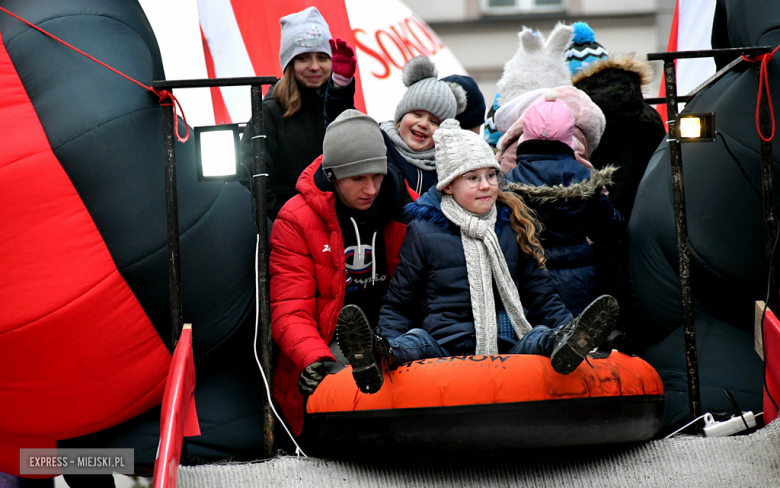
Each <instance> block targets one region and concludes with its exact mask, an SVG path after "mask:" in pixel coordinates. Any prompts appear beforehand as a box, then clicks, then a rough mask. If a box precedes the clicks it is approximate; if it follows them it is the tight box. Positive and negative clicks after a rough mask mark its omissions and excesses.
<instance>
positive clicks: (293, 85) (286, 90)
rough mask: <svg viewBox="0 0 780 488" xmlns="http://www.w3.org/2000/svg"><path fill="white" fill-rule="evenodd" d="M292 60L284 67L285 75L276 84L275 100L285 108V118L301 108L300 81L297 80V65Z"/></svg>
mask: <svg viewBox="0 0 780 488" xmlns="http://www.w3.org/2000/svg"><path fill="white" fill-rule="evenodd" d="M293 64H294V63H293V62H290V63H289V64H288V65H287V67H286V68H285V69H284V75H282V77H281V78H280V79H279V81H277V82H276V85H275V86H274V92H273V97H274V101H276V103H277V104H279V106H280V107H282V109H283V110H284V115H283V116H282V117H284V118H285V119H286V118H288V117H292V116H293V115H295V113H296V112H297V111H298V110H300V109H301V91H300V89H299V88H298V82H297V81H295V67H294V66H293Z"/></svg>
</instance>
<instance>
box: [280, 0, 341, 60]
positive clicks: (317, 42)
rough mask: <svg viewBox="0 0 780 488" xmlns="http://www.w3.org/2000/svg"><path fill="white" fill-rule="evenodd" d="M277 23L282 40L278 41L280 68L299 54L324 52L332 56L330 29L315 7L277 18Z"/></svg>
mask: <svg viewBox="0 0 780 488" xmlns="http://www.w3.org/2000/svg"><path fill="white" fill-rule="evenodd" d="M279 23H280V24H281V25H282V40H281V42H280V43H279V63H280V64H281V65H282V70H284V69H285V68H287V65H288V64H289V63H290V61H292V60H293V58H294V57H295V56H297V55H299V54H303V53H325V54H327V55H328V56H332V53H331V51H330V42H329V41H330V29H329V28H328V23H327V22H325V19H323V18H322V15H320V11H319V10H317V7H309V8H307V9H303V10H301V11H300V12H298V13H294V14H290V15H286V16H284V17H282V18H281V19H279Z"/></svg>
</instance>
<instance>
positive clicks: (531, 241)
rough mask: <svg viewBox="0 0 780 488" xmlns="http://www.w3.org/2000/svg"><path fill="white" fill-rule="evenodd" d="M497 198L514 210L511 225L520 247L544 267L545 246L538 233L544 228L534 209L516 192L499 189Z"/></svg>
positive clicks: (510, 218) (510, 220) (510, 219)
mask: <svg viewBox="0 0 780 488" xmlns="http://www.w3.org/2000/svg"><path fill="white" fill-rule="evenodd" d="M496 200H497V202H499V203H502V204H504V205H506V206H507V207H509V208H510V209H511V210H512V214H511V215H510V217H509V225H510V226H511V227H512V229H513V230H514V231H515V232H517V244H518V245H519V246H520V249H521V250H522V251H523V252H524V253H526V254H529V255H531V256H533V258H534V259H535V260H536V262H537V264H538V265H539V267H540V268H544V262H545V257H544V248H543V247H542V243H541V242H539V237H538V235H537V232H540V231H541V230H542V224H541V223H540V222H539V221H538V220H537V219H536V215H535V214H534V211H533V210H531V209H530V208H528V207H527V206H526V204H525V202H524V201H523V199H522V198H521V197H520V195H517V194H515V193H510V192H504V191H500V190H499V192H498V197H497V199H496Z"/></svg>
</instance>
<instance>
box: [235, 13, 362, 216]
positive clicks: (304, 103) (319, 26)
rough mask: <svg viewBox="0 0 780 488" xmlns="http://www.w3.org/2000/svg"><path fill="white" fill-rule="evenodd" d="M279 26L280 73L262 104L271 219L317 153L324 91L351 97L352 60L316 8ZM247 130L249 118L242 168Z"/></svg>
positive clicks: (247, 158) (248, 151)
mask: <svg viewBox="0 0 780 488" xmlns="http://www.w3.org/2000/svg"><path fill="white" fill-rule="evenodd" d="M279 22H280V24H281V28H282V34H281V42H280V48H279V63H280V64H281V67H282V70H283V71H284V75H283V76H282V78H281V79H279V81H278V82H277V83H276V84H275V85H274V86H273V87H272V88H271V89H270V90H269V91H268V93H267V94H266V96H265V99H264V100H263V125H264V130H265V135H266V139H265V148H266V159H265V161H266V166H267V169H268V175H269V176H268V180H267V189H268V195H267V198H268V211H269V214H270V217H271V218H272V219H273V218H276V214H277V213H278V212H279V210H280V209H281V207H282V205H284V203H285V202H286V201H287V200H289V199H290V198H292V197H293V196H294V195H295V194H296V191H295V183H296V182H297V181H298V177H299V176H300V175H301V173H302V172H303V170H304V169H306V167H307V166H308V165H309V164H311V162H312V161H314V159H316V158H317V157H318V156H319V155H320V154H322V140H323V138H324V137H325V118H324V109H325V105H324V99H325V96H326V92H328V93H330V92H339V91H347V92H349V91H350V90H351V92H352V93H354V79H353V75H354V73H355V68H356V62H357V60H356V58H355V53H354V50H353V49H352V48H351V47H350V46H349V45H347V43H346V42H344V41H343V40H341V39H335V40H334V39H332V38H331V35H330V29H329V28H328V24H327V23H326V22H325V19H324V18H323V17H322V15H320V12H319V11H318V10H317V8H316V7H309V8H307V9H305V10H302V11H300V12H297V13H294V14H290V15H287V16H285V17H282V18H281V19H280V21H279ZM337 98H338V99H345V98H347V97H346V96H345V95H340V96H338V97H337ZM348 108H354V104H351V103H350V104H347V105H345V106H342V107H340V109H341V111H343V110H345V109H348ZM250 132H251V120H250V124H248V125H247V128H246V130H245V132H244V137H243V139H242V159H243V161H244V162H245V164H247V165H248V167H251V158H252V142H251V137H247V136H249V134H250Z"/></svg>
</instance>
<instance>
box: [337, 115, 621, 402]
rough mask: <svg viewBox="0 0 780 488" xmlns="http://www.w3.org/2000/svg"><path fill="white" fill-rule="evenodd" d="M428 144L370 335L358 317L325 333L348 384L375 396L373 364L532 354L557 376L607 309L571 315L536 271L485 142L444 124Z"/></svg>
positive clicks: (516, 210) (606, 304) (516, 204)
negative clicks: (349, 372) (429, 153)
mask: <svg viewBox="0 0 780 488" xmlns="http://www.w3.org/2000/svg"><path fill="white" fill-rule="evenodd" d="M434 139H435V140H436V168H437V172H438V177H439V182H438V184H437V185H436V187H435V188H431V189H430V190H429V191H428V192H427V193H426V194H425V195H423V196H422V197H420V198H419V199H418V200H417V201H416V202H414V203H411V204H409V205H407V212H408V214H409V216H410V217H411V218H412V219H413V220H412V221H411V222H410V223H409V225H408V226H407V233H406V238H405V239H404V243H403V246H402V247H401V254H400V263H399V265H398V267H397V268H396V270H395V274H394V275H393V278H392V280H391V281H390V287H389V289H388V293H387V295H386V296H385V305H384V306H383V307H382V310H381V314H380V317H379V329H378V330H379V334H380V335H373V334H372V333H371V331H370V327H369V325H368V323H367V321H366V320H365V318H364V317H362V316H361V314H354V317H353V318H352V320H343V321H342V320H340V321H339V326H338V327H337V329H336V337H337V339H338V341H339V345H340V346H341V349H342V351H343V352H344V354H345V356H346V357H347V359H348V360H349V361H350V364H352V366H353V376H354V377H355V380H356V382H357V384H358V387H359V388H360V389H361V390H362V391H363V392H366V393H374V392H376V391H378V390H379V388H380V387H381V385H382V382H383V375H382V369H381V367H380V364H382V362H387V365H388V367H390V368H392V367H393V366H394V365H400V364H403V363H407V362H410V361H415V360H420V359H425V358H433V357H444V356H456V355H469V354H475V353H476V354H478V355H489V354H499V353H500V354H538V355H543V356H547V357H550V358H551V362H552V367H553V369H554V370H555V371H557V372H558V373H561V374H568V373H570V372H571V371H574V369H576V368H577V367H578V366H579V364H580V363H581V362H582V360H583V359H584V357H585V356H586V355H587V354H588V352H589V351H590V350H591V349H593V348H595V347H598V346H599V345H600V344H601V343H602V342H603V341H604V340H605V339H606V338H607V336H608V335H609V333H610V332H611V331H612V329H613V328H614V326H615V323H616V320H617V309H618V307H617V302H616V301H615V299H614V298H612V297H609V296H603V297H600V298H598V299H597V300H595V301H594V302H593V303H592V304H591V305H590V306H589V307H588V308H587V309H586V310H585V311H584V312H583V313H582V314H581V315H580V316H579V317H577V318H576V319H572V315H571V314H570V313H569V311H568V310H566V308H565V307H564V305H563V303H562V302H561V300H560V298H559V297H558V294H557V290H556V288H555V285H554V284H553V282H552V281H551V280H550V278H549V276H548V274H547V271H546V270H545V269H544V254H543V250H542V248H541V245H540V243H539V240H538V238H537V236H536V228H535V227H536V221H535V220H534V218H533V216H532V215H531V213H530V211H529V210H528V209H527V208H526V206H525V205H524V204H523V202H522V200H521V199H520V198H519V197H518V196H516V195H513V194H511V193H504V192H502V191H501V190H500V188H499V184H500V182H501V180H502V175H501V172H500V170H501V168H500V166H499V165H498V163H497V162H496V160H495V158H494V156H493V152H492V150H491V149H490V147H489V146H488V145H487V143H486V142H485V141H484V140H482V138H481V137H480V136H479V135H477V134H475V133H473V132H471V131H466V130H461V129H460V125H459V124H458V122H457V121H455V120H447V121H444V123H443V124H442V125H441V127H440V128H439V130H438V131H437V132H436V134H434ZM494 289H496V290H498V298H499V299H498V300H497V299H496V297H495V296H494ZM524 307H525V309H527V310H528V316H527V317H526V315H525V312H524ZM532 324H533V325H532ZM534 325H535V327H534ZM372 352H373V353H374V354H371V353H372Z"/></svg>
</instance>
